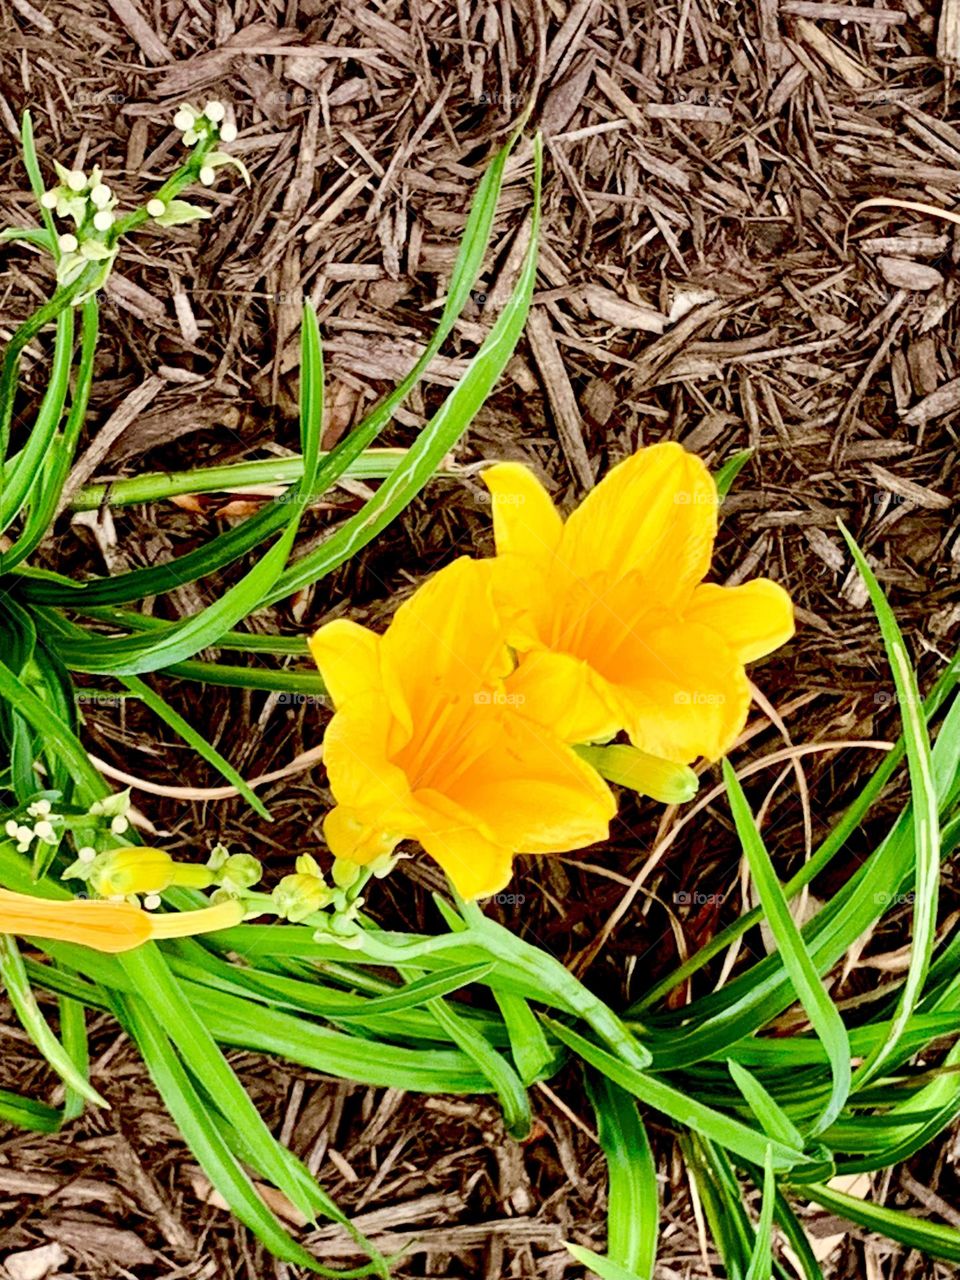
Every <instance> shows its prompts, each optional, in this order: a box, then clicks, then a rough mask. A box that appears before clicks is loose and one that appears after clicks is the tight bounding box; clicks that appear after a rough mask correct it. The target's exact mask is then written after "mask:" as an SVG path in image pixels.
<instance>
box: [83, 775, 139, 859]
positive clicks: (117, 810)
mask: <svg viewBox="0 0 960 1280" xmlns="http://www.w3.org/2000/svg"><path fill="white" fill-rule="evenodd" d="M87 812H88V813H89V814H90V816H91V817H92V818H109V819H110V830H111V831H112V832H113V834H114V835H115V836H122V835H123V834H124V832H125V831H128V830H129V829H130V819H129V817H128V816H127V815H128V814H129V812H130V792H129V791H120V792H117V794H116V795H112V796H107V798H106V799H105V800H94V802H93V804H92V805H91V806H90V808H89V809H88V810H87ZM81 861H83V859H82V858H81Z"/></svg>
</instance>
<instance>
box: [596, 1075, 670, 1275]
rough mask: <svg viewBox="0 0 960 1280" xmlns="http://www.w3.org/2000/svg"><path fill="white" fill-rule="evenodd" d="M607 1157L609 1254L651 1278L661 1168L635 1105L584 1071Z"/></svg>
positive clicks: (615, 1088) (622, 1092)
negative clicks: (659, 1171) (658, 1170)
mask: <svg viewBox="0 0 960 1280" xmlns="http://www.w3.org/2000/svg"><path fill="white" fill-rule="evenodd" d="M585 1079H586V1083H587V1093H588V1096H589V1098H590V1102H591V1104H592V1105H593V1110H594V1114H595V1115H596V1117H597V1133H598V1136H599V1138H600V1146H601V1147H602V1148H603V1154H604V1156H605V1157H606V1160H607V1187H608V1189H607V1254H608V1255H609V1259H610V1260H611V1261H613V1262H615V1263H618V1264H620V1265H621V1266H623V1267H625V1268H627V1269H628V1270H629V1271H630V1272H631V1273H633V1274H635V1275H636V1276H638V1277H639V1278H640V1280H652V1276H653V1270H654V1265H655V1263H656V1258H657V1231H658V1226H659V1218H660V1199H659V1193H658V1190H657V1169H656V1165H655V1164H654V1161H653V1152H652V1151H651V1150H650V1143H649V1142H648V1140H647V1131H646V1129H645V1128H644V1126H643V1122H642V1120H641V1119H640V1115H639V1113H638V1111H637V1104H636V1102H635V1101H634V1100H633V1098H632V1097H631V1096H630V1094H629V1093H627V1092H626V1091H625V1090H623V1089H621V1088H619V1086H617V1085H615V1084H614V1083H613V1082H612V1081H611V1080H609V1079H608V1078H607V1077H606V1076H592V1075H591V1074H590V1073H587V1075H586V1076H585Z"/></svg>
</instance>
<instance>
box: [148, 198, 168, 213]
mask: <svg viewBox="0 0 960 1280" xmlns="http://www.w3.org/2000/svg"><path fill="white" fill-rule="evenodd" d="M166 211H167V206H166V205H165V204H164V203H163V201H162V200H157V199H156V198H154V199H153V200H148V201H147V213H149V215H150V217H151V218H159V217H160V215H161V214H164V213H166Z"/></svg>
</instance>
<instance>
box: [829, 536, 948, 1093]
mask: <svg viewBox="0 0 960 1280" xmlns="http://www.w3.org/2000/svg"><path fill="white" fill-rule="evenodd" d="M840 532H841V533H842V534H843V536H844V538H845V540H846V543H847V546H848V547H849V548H850V554H851V555H852V556H853V560H854V563H855V564H856V566H857V568H858V569H859V571H860V576H861V577H862V578H863V581H864V583H865V584H866V588H867V591H868V592H869V594H870V601H871V603H872V605H873V608H874V612H875V613H876V615H877V621H878V622H879V623H880V634H881V635H882V636H883V643H884V647H885V648H886V651H887V659H888V661H889V663H890V671H891V673H892V675H893V683H894V685H895V687H896V690H897V699H898V706H899V708H900V714H901V716H902V718H903V736H904V740H905V742H906V748H907V763H908V766H909V772H910V792H911V795H912V797H913V823H914V846H915V859H916V873H915V880H914V883H915V893H916V897H915V900H914V911H913V929H912V931H911V945H910V965H909V968H908V969H907V976H906V979H905V981H904V984H903V990H902V991H901V993H900V1000H899V1002H898V1005H897V1012H896V1014H895V1016H894V1018H893V1020H892V1022H891V1025H890V1028H889V1031H888V1034H887V1038H886V1040H885V1042H884V1043H883V1044H881V1045H878V1046H877V1048H876V1049H875V1050H874V1051H873V1052H872V1053H871V1054H870V1056H869V1057H868V1058H867V1060H866V1061H865V1062H864V1063H862V1064H861V1066H860V1067H859V1068H858V1069H857V1073H856V1076H855V1077H854V1087H855V1088H856V1089H861V1088H863V1086H864V1085H865V1084H866V1083H867V1082H868V1081H869V1080H872V1079H873V1078H874V1077H875V1076H876V1075H877V1074H878V1073H879V1072H880V1071H881V1070H882V1069H883V1066H884V1063H885V1062H886V1061H887V1059H888V1058H889V1057H890V1056H891V1055H892V1054H893V1053H894V1052H895V1050H896V1047H897V1044H898V1043H899V1040H900V1037H901V1036H902V1035H903V1033H904V1031H905V1029H906V1027H907V1024H908V1022H909V1021H910V1017H911V1016H912V1014H913V1011H914V1009H915V1007H916V1004H917V1001H918V1000H919V998H920V993H921V991H922V990H923V984H924V982H925V981H926V977H927V971H928V969H929V968H930V958H931V956H932V954H933V942H934V938H935V936H936V929H937V898H938V891H939V886H940V819H939V805H938V804H937V790H936V786H935V783H934V774H933V762H932V760H931V757H930V739H929V737H928V735H927V726H926V721H925V720H924V717H923V714H922V711H921V708H922V705H923V704H922V702H921V699H920V692H919V690H918V688H917V678H916V675H915V674H914V671H913V667H912V665H911V663H910V656H909V654H908V653H907V646H906V645H905V644H904V642H903V636H902V635H901V634H900V628H899V626H898V625H897V620H896V618H895V617H894V616H893V610H892V609H891V608H890V606H889V604H888V603H887V599H886V596H884V594H883V590H882V588H881V586H880V584H879V582H878V581H877V579H876V575H875V574H874V572H873V570H872V569H871V568H870V565H869V564H868V563H867V560H866V557H865V556H864V555H863V553H862V552H861V550H860V548H859V547H858V546H857V544H856V542H855V541H854V540H853V537H852V536H851V535H850V533H849V531H848V530H847V529H846V528H845V526H844V525H843V524H842V523H841V525H840Z"/></svg>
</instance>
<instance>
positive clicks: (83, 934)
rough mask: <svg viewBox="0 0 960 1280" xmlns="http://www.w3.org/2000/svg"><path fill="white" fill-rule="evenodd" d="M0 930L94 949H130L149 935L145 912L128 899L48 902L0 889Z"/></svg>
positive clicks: (149, 923)
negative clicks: (127, 900)
mask: <svg viewBox="0 0 960 1280" xmlns="http://www.w3.org/2000/svg"><path fill="white" fill-rule="evenodd" d="M0 933H17V934H21V935H25V936H27V937H31V938H49V939H53V940H57V941H60V942H76V943H79V944H80V945H81V946H84V947H91V948H92V949H93V950H94V951H108V952H117V951H130V950H131V949H132V948H133V947H139V946H141V945H142V944H143V943H144V942H149V941H150V938H151V936H152V935H151V917H150V915H149V913H148V912H146V911H141V910H140V908H139V907H135V906H133V904H132V903H129V902H92V901H89V902H88V901H75V900H70V901H62V902H52V901H48V900H47V899H44V898H35V897H33V896H32V895H30V894H24V893H12V892H10V891H9V890H6V889H3V890H0Z"/></svg>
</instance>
